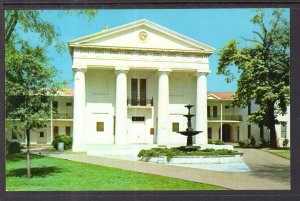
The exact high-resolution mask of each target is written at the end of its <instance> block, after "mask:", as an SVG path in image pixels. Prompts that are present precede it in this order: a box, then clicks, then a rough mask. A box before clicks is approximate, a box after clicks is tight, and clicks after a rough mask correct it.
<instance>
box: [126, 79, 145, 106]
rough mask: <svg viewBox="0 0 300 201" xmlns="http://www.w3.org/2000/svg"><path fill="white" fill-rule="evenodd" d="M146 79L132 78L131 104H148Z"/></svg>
mask: <svg viewBox="0 0 300 201" xmlns="http://www.w3.org/2000/svg"><path fill="white" fill-rule="evenodd" d="M146 86H147V83H146V79H136V78H132V79H131V103H130V104H131V105H133V106H135V105H141V106H146V105H147V101H146V94H147V87H146Z"/></svg>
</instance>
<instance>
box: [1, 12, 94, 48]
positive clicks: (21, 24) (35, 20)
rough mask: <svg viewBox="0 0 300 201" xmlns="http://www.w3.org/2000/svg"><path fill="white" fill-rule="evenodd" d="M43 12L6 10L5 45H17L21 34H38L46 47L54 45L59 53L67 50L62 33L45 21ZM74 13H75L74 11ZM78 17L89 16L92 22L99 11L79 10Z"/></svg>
mask: <svg viewBox="0 0 300 201" xmlns="http://www.w3.org/2000/svg"><path fill="white" fill-rule="evenodd" d="M43 12H44V11H43V10H6V11H5V43H6V44H8V43H15V42H16V41H18V40H22V38H20V32H24V33H28V32H29V33H36V34H38V36H39V40H40V41H41V43H42V44H44V45H45V46H49V45H51V44H53V43H55V44H54V47H55V48H56V50H57V51H58V52H61V51H63V50H66V46H65V42H64V41H62V40H61V39H60V33H59V32H58V31H57V28H56V27H55V26H54V25H53V24H51V23H50V22H47V21H45V20H44V19H43V17H42V14H43ZM73 12H74V11H73ZM73 12H72V11H71V10H68V11H62V12H60V13H59V15H60V16H62V14H68V15H70V14H72V13H73ZM75 12H76V14H77V15H78V16H81V15H83V16H87V18H88V21H91V20H92V19H93V18H94V17H95V16H96V15H97V14H98V11H97V10H78V11H75Z"/></svg>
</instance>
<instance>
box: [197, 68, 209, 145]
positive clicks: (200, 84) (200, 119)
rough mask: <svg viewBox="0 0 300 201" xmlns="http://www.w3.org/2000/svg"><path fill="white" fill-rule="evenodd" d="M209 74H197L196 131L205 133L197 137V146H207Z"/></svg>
mask: <svg viewBox="0 0 300 201" xmlns="http://www.w3.org/2000/svg"><path fill="white" fill-rule="evenodd" d="M208 73H209V72H197V73H196V76H197V87H196V88H197V92H196V96H197V97H196V131H203V132H202V133H200V134H198V135H196V144H207V143H208V141H207V139H208V137H207V83H206V76H207V74H208Z"/></svg>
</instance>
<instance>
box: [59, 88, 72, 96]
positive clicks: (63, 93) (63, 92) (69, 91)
mask: <svg viewBox="0 0 300 201" xmlns="http://www.w3.org/2000/svg"><path fill="white" fill-rule="evenodd" d="M57 96H74V89H73V88H62V89H60V90H59V91H58V92H57Z"/></svg>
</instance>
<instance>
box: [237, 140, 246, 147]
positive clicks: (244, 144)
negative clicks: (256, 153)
mask: <svg viewBox="0 0 300 201" xmlns="http://www.w3.org/2000/svg"><path fill="white" fill-rule="evenodd" d="M238 143H239V146H240V147H245V146H246V143H245V142H243V141H239V142H238Z"/></svg>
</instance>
